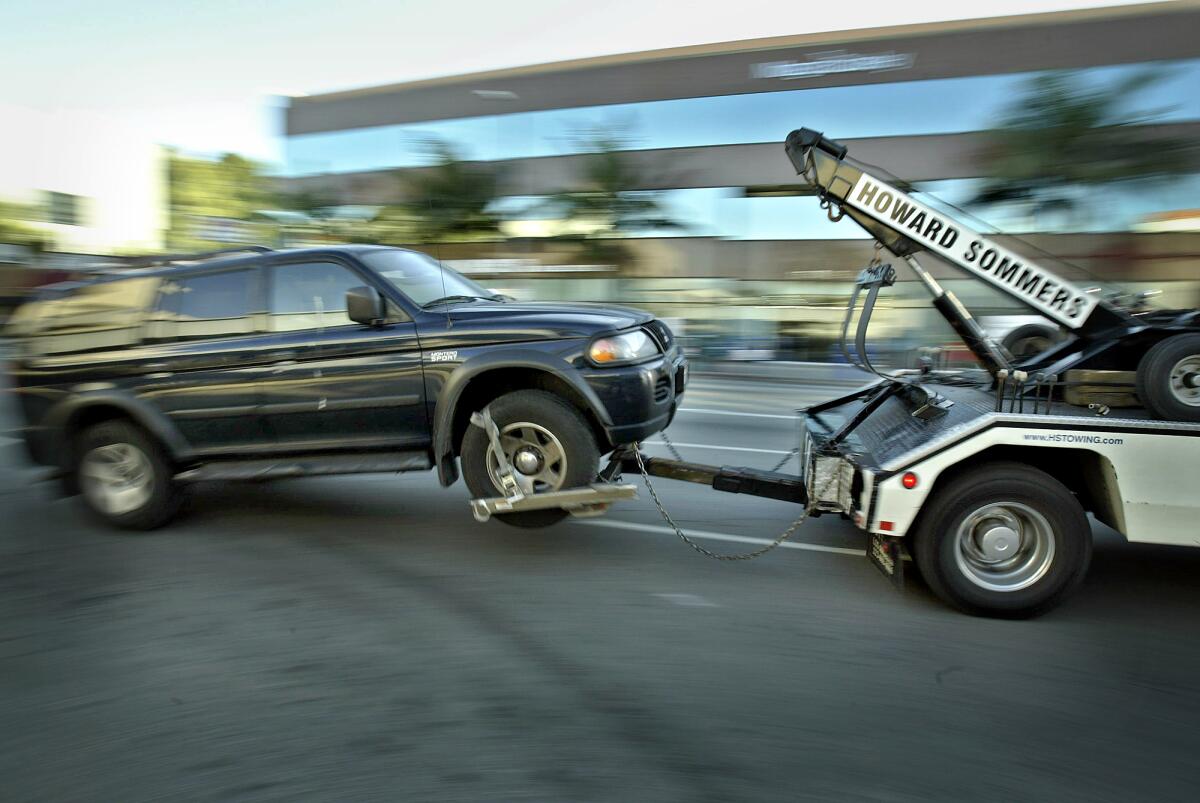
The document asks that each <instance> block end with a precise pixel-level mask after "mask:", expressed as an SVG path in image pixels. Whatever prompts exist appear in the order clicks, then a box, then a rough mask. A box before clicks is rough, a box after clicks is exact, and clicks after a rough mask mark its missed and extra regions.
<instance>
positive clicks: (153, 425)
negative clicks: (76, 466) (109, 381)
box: [46, 388, 191, 470]
mask: <svg viewBox="0 0 1200 803" xmlns="http://www.w3.org/2000/svg"><path fill="white" fill-rule="evenodd" d="M101 406H103V407H115V408H117V409H119V410H120V411H121V412H122V413H124V414H125V415H126V416H128V417H129V418H130V419H131V420H132V421H133V422H134V423H136V424H137V425H138V426H140V427H142V428H144V429H145V430H146V431H147V432H149V433H150V434H151V435H153V436H154V437H155V438H157V439H158V441H159V442H160V443H161V444H163V447H164V448H165V449H166V451H167V454H168V455H170V457H171V458H172V459H174V460H179V459H181V458H186V457H187V455H188V454H190V452H191V447H190V446H189V445H188V443H187V441H186V440H184V438H183V436H182V435H180V434H179V430H177V429H176V428H175V425H174V424H172V423H171V420H170V419H169V418H167V417H166V415H164V414H163V413H162V412H161V411H159V410H158V409H156V408H155V407H154V406H153V405H151V404H149V403H148V402H145V401H143V400H141V399H139V398H137V397H136V396H134V395H133V394H131V393H128V392H125V391H121V390H118V389H116V388H105V389H96V390H85V391H82V392H78V393H74V394H72V395H71V396H70V397H68V398H66V399H64V400H63V401H61V402H59V403H58V404H57V405H55V406H54V408H53V409H51V410H50V412H49V413H48V414H47V416H46V425H47V427H48V429H49V431H50V432H53V433H54V436H53V439H52V441H51V453H52V454H53V455H55V458H56V461H57V463H58V465H59V466H61V467H62V468H63V469H64V470H70V468H71V466H70V458H71V448H70V447H71V444H70V442H69V440H68V438H67V433H68V432H69V431H70V429H71V428H72V426H73V424H74V421H75V419H77V418H78V417H79V416H80V415H81V414H82V413H84V412H85V411H87V410H89V409H92V408H95V407H101Z"/></svg>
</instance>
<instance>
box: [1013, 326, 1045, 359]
mask: <svg viewBox="0 0 1200 803" xmlns="http://www.w3.org/2000/svg"><path fill="white" fill-rule="evenodd" d="M1056 342H1058V333H1057V332H1055V331H1054V330H1053V329H1051V328H1050V327H1048V326H1042V325H1041V324H1037V323H1027V324H1024V325H1023V326H1018V327H1017V328H1016V329H1013V330H1012V331H1011V332H1009V333H1008V334H1007V335H1005V336H1004V340H1003V341H1002V345H1003V346H1004V348H1005V349H1007V350H1008V353H1009V354H1011V355H1012V356H1013V358H1014V359H1016V360H1024V359H1028V358H1030V357H1036V356H1037V355H1038V354H1041V353H1042V352H1043V351H1046V350H1047V349H1048V348H1050V347H1051V346H1053V345H1054V344H1055V343H1056Z"/></svg>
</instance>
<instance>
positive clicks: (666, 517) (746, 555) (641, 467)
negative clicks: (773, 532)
mask: <svg viewBox="0 0 1200 803" xmlns="http://www.w3.org/2000/svg"><path fill="white" fill-rule="evenodd" d="M659 434H660V435H662V437H663V443H664V444H665V445H666V447H667V448H668V449H669V450H670V451H671V454H672V455H674V456H675V459H676V460H679V461H680V462H685V461H684V459H683V457H682V456H681V455H680V454H679V450H678V449H676V448H675V445H674V444H673V443H671V440H670V438H668V437H667V433H665V432H660V433H659ZM799 451H800V450H799V449H798V448H797V449H793V450H792V451H790V452H788V454H787V455H786V456H785V457H784V458H783V460H781V461H780V462H779V463H778V464H777V465H776V466H775V468H773V469H771V470H772V471H778V470H779V469H781V468H783V465H784V464H785V463H787V461H788V460H790V459H791V458H792V455H794V454H797V453H798V452H799ZM633 457H634V459H635V460H637V464H638V471H640V472H641V474H642V482H644V483H646V490H647V491H649V492H650V498H651V499H652V500H654V506H655V507H657V508H658V512H659V514H661V515H662V517H663V521H665V522H666V523H667V524H669V525H671V529H672V530H674V531H675V534H676V535H677V536H679V539H680V540H681V541H683V542H684V543H685V544H687V545H688V546H690V547H691V548H692V549H694V550H696V551H697V552H699V553H700V554H701V555H704V556H705V557H709V558H712V559H713V560H723V561H735V560H752V559H754V558H757V557H759V556H760V555H765V554H766V553H768V552H770V551H771V550H773V549H775V548H776V547H778V546H779V545H780V544H782V543H783V542H784V541H786V540H787V539H789V538H791V537H792V536H793V535H795V534H796V531H797V530H799V529H800V525H801V524H803V523H804V521H805V519H807V518H808V516H809V514H810V513H812V511H813V509H814V508H815V507H816V506H817V499H819V498H820V497H821V496H822V495H823V493H824V492H827V491H828V490H829V488H830V487H831V486H832V485H833V480H834V478H835V477H830V480H829V482H827V483H826V485H825V487H824V489H822V494H815V495H814V497H813V498H812V499H810V500H809V501H808V504H807V505H805V507H804V512H803V513H801V514H800V517H799V518H798V519H796V520H795V521H793V522H792V523H791V524H790V525H788V528H787V529H786V530H784V531H783V532H782V533H780V534H779V536H778V537H776V538H775V540H773V541H772V542H771V543H769V544H767V545H766V546H762V547H759V548H758V549H756V550H754V551H752V552H742V553H740V554H737V555H725V554H722V553H720V552H713V551H712V550H711V549H708V548H707V547H703V546H701V545H700V544H698V543H696V542H695V541H694V540H692V539H691V538H689V537H688V536H687V534H686V533H684V531H683V530H682V529H680V527H679V525H678V524H676V523H675V519H673V518H671V514H670V513H668V512H667V509H666V508H665V507H663V503H662V500H661V499H659V498H658V493H657V492H656V491H655V490H654V483H652V482H650V473H649V472H648V471H646V464H645V463H644V462H643V461H642V445H641V444H640V443H635V444H633Z"/></svg>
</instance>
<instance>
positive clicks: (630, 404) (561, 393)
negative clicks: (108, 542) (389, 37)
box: [10, 246, 687, 529]
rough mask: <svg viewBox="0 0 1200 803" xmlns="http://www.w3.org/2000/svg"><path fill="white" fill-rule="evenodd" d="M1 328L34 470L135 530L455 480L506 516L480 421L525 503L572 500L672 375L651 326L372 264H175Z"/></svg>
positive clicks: (291, 258) (650, 429) (675, 354)
mask: <svg viewBox="0 0 1200 803" xmlns="http://www.w3.org/2000/svg"><path fill="white" fill-rule="evenodd" d="M201 256H204V257H208V258H203V259H201V258H199V257H201ZM10 329H11V331H12V334H14V335H15V336H16V342H17V355H16V359H15V360H14V362H13V372H14V384H15V390H16V392H17V394H18V396H19V399H20V405H21V409H22V412H23V414H24V418H25V423H26V426H25V428H24V433H25V442H26V444H27V446H28V451H29V454H30V456H31V457H32V459H33V460H34V461H35V462H37V463H39V464H43V465H46V466H52V467H55V468H56V469H57V470H58V471H59V473H60V474H61V476H62V478H63V480H64V484H65V486H66V488H67V489H68V490H69V491H70V492H80V493H81V494H82V496H83V497H84V499H85V500H86V501H87V503H88V505H89V507H90V508H91V509H92V510H94V511H95V512H96V513H97V514H98V515H100V516H101V517H102V518H104V519H105V520H107V521H109V522H111V523H113V524H117V525H120V526H124V527H132V528H143V529H144V528H152V527H156V526H158V525H161V524H163V523H164V522H166V521H167V520H168V519H169V518H170V517H171V516H172V514H173V513H174V512H175V510H176V509H177V507H178V504H179V498H180V493H179V492H180V490H181V487H182V486H183V485H185V484H186V483H188V482H194V481H199V480H207V479H221V480H229V479H248V480H261V479H267V478H273V477H283V476H298V475H311V474H347V473H361V472H382V471H387V472H393V471H415V470H425V469H430V468H436V469H437V472H438V478H439V480H440V481H441V483H442V485H450V484H451V483H453V482H454V481H455V480H456V479H457V478H458V473H459V467H458V465H459V462H461V466H462V473H463V475H464V477H465V479H466V482H467V486H468V487H469V488H470V490H471V493H472V495H473V496H475V497H495V496H498V495H501V485H500V474H499V473H498V471H500V469H499V468H498V465H499V460H498V458H497V453H496V450H495V449H494V448H493V446H492V440H491V439H490V438H489V436H488V434H487V433H485V432H484V430H483V429H482V428H480V427H478V426H473V425H471V423H470V418H471V414H472V413H474V412H476V411H480V410H482V409H483V408H485V407H486V408H487V409H488V411H489V412H490V414H491V417H492V419H493V420H494V421H495V423H496V424H497V426H498V429H499V433H500V443H501V445H502V451H503V452H504V453H505V456H506V457H507V462H508V463H509V464H510V465H511V467H512V469H514V475H515V477H516V479H517V481H518V484H519V485H520V487H521V490H522V491H523V492H525V493H534V492H541V491H551V490H559V489H565V488H571V487H576V486H581V485H586V484H588V483H590V482H592V481H593V480H594V479H595V478H596V475H597V470H598V465H599V460H600V456H601V454H604V453H607V452H610V451H612V450H613V448H614V447H616V446H618V445H621V444H626V443H631V442H633V441H637V440H640V439H642V438H645V437H647V436H648V435H651V434H653V433H655V432H657V431H659V430H661V429H664V428H665V427H666V426H667V424H669V423H670V421H671V419H672V417H673V416H674V414H675V409H676V405H677V404H678V401H679V398H680V394H681V393H682V392H683V384H684V382H685V379H686V376H687V366H686V362H685V360H684V357H683V354H682V352H681V350H680V348H679V347H678V345H677V344H676V343H675V342H674V338H673V337H672V334H671V331H670V329H668V327H667V326H666V325H665V324H663V323H662V322H661V321H658V320H656V319H655V318H654V317H653V316H651V315H650V314H648V313H646V312H641V311H638V310H632V309H624V308H620V307H611V306H601V305H590V304H560V303H524V302H516V301H513V300H512V299H509V298H506V297H503V296H498V295H495V294H493V293H491V292H489V291H487V290H485V289H484V288H482V287H480V286H479V285H477V284H475V283H474V282H472V281H471V280H469V279H467V278H465V277H464V276H462V275H460V274H458V273H455V272H454V271H452V270H450V269H448V268H445V267H444V266H442V265H441V264H439V263H438V262H437V261H435V260H433V259H431V258H430V257H429V256H427V255H425V254H422V253H419V252H416V251H410V250H405V249H399V248H385V247H378V246H338V247H330V248H312V249H296V250H282V251H271V250H269V249H252V250H251V252H250V253H249V255H247V254H245V253H243V254H241V255H229V254H224V255H221V256H218V257H213V256H212V255H198V256H197V257H189V258H175V259H174V260H173V261H167V263H166V264H157V265H150V266H146V267H141V268H134V269H127V270H123V271H120V272H113V273H111V274H109V275H103V276H99V277H97V278H96V279H94V280H91V281H87V282H83V283H74V284H63V285H58V286H53V287H50V288H47V289H46V290H44V291H43V292H42V294H41V295H40V296H39V297H38V298H37V299H35V300H33V301H31V302H30V303H28V304H26V305H25V306H24V307H22V308H21V309H20V310H19V311H18V313H17V314H16V316H15V317H14V319H13V322H12V325H11V327H10ZM455 458H458V459H459V461H458V462H456V459H455ZM564 515H566V514H565V513H564V512H563V511H562V510H558V509H550V510H528V511H524V512H521V513H508V514H504V515H502V516H500V517H499V518H502V519H503V520H506V521H508V522H509V523H511V524H517V525H522V526H544V525H546V524H550V523H553V522H554V521H558V520H559V519H561V518H562V517H563V516H564Z"/></svg>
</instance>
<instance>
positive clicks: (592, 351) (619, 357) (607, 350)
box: [588, 329, 660, 365]
mask: <svg viewBox="0 0 1200 803" xmlns="http://www.w3.org/2000/svg"><path fill="white" fill-rule="evenodd" d="M658 353H660V352H659V350H658V344H657V343H655V342H654V339H653V338H652V337H650V335H648V334H646V333H645V332H643V331H642V330H641V329H635V330H634V331H632V332H625V333H624V334H620V335H609V336H607V337H600V338H597V339H595V340H593V341H592V344H591V345H590V346H588V359H589V360H591V361H592V362H593V363H595V364H596V365H621V364H623V363H629V362H635V361H637V360H643V359H645V358H647V357H653V356H654V355H655V354H658Z"/></svg>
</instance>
